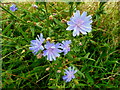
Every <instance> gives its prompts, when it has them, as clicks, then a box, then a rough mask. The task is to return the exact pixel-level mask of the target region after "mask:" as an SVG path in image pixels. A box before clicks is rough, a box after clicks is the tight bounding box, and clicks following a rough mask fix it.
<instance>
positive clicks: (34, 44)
mask: <svg viewBox="0 0 120 90" xmlns="http://www.w3.org/2000/svg"><path fill="white" fill-rule="evenodd" d="M44 40H45V39H44V38H43V35H42V33H41V34H40V36H39V35H38V38H36V40H32V41H31V47H29V49H30V50H32V51H33V53H34V55H36V54H37V52H38V51H39V50H43V49H44V47H43V46H42V43H43V42H44Z"/></svg>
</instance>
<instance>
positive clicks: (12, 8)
mask: <svg viewBox="0 0 120 90" xmlns="http://www.w3.org/2000/svg"><path fill="white" fill-rule="evenodd" d="M17 9H18V8H17V7H16V5H15V4H13V5H12V6H10V10H11V11H13V12H14V11H16V10H17Z"/></svg>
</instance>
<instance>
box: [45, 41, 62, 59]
mask: <svg viewBox="0 0 120 90" xmlns="http://www.w3.org/2000/svg"><path fill="white" fill-rule="evenodd" d="M44 47H45V48H46V50H44V51H43V56H47V60H50V61H52V60H56V57H59V56H60V54H59V53H61V52H62V50H60V49H59V48H60V43H57V44H54V43H50V42H49V41H47V43H46V45H45V46H44Z"/></svg>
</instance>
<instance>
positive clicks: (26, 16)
mask: <svg viewBox="0 0 120 90" xmlns="http://www.w3.org/2000/svg"><path fill="white" fill-rule="evenodd" d="M32 3H34V2H28V3H27V2H26V3H16V5H17V7H18V10H17V11H15V12H11V11H10V10H9V7H10V5H11V4H6V5H5V6H3V4H1V7H3V10H2V17H1V19H2V20H1V21H0V23H1V25H2V34H0V35H1V37H2V38H1V45H2V52H1V53H2V57H1V60H2V88H15V89H18V88H86V89H88V88H91V89H92V88H120V48H119V47H120V46H119V44H120V41H119V39H120V36H119V35H120V31H119V30H120V27H119V19H120V18H119V11H118V3H117V2H116V3H114V2H111V3H99V2H86V3H84V2H81V3H65V2H57V3H55V2H51V3H50V2H49V3H44V2H36V4H37V5H38V7H39V8H38V9H35V8H32V7H31V4H32ZM45 4H46V6H47V7H45ZM100 5H101V7H100ZM75 10H80V12H81V13H82V12H83V11H87V12H88V15H92V16H93V23H92V28H93V29H92V32H90V33H88V34H87V35H82V34H80V36H77V37H73V36H72V31H67V30H66V28H67V24H66V23H62V22H61V20H62V19H66V20H69V19H70V17H71V14H72V13H73V12H74V11H75ZM53 13H56V14H57V15H56V16H53V20H49V16H50V15H52V14H53ZM40 33H43V35H44V37H45V38H47V37H50V38H51V39H52V41H55V42H62V41H63V40H72V44H71V51H70V52H69V53H68V54H67V55H65V56H62V55H61V57H58V58H57V60H56V61H52V62H50V61H48V60H47V59H46V57H42V58H37V57H36V56H34V55H33V54H32V52H31V51H30V50H29V47H30V41H31V40H34V39H35V38H36V37H37V35H38V34H40ZM80 42H81V43H82V45H79V43H80ZM69 66H74V67H75V68H76V69H77V70H78V72H77V73H76V74H75V76H76V78H75V79H73V80H72V81H71V82H69V83H66V82H65V81H63V80H62V76H64V69H66V68H67V67H69ZM47 68H50V69H49V70H46V69H47ZM57 70H61V72H60V73H57Z"/></svg>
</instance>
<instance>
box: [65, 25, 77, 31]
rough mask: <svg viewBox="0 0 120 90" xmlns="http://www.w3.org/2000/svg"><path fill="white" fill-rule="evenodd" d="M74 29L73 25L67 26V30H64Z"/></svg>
mask: <svg viewBox="0 0 120 90" xmlns="http://www.w3.org/2000/svg"><path fill="white" fill-rule="evenodd" d="M74 28H75V25H73V26H68V28H67V29H66V30H73V29H74Z"/></svg>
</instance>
